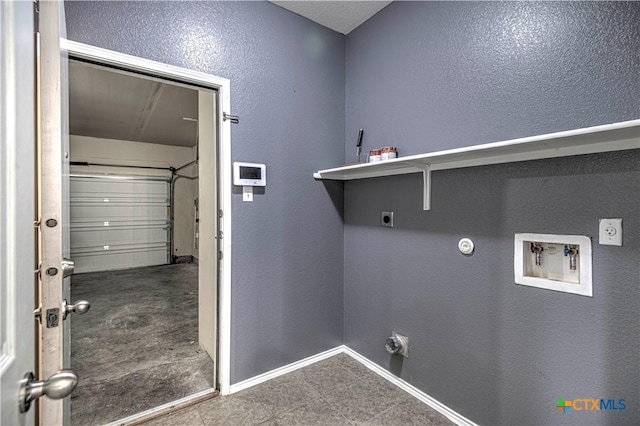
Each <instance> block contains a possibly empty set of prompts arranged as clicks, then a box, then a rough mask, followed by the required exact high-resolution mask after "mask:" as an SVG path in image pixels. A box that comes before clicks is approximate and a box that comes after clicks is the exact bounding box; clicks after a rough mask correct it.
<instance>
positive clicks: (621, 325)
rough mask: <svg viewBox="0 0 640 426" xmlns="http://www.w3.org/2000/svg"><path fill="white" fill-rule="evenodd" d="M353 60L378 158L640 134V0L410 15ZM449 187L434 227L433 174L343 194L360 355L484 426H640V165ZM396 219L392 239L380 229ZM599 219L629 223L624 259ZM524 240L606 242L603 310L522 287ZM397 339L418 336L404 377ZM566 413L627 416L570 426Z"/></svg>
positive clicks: (440, 179)
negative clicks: (638, 126)
mask: <svg viewBox="0 0 640 426" xmlns="http://www.w3.org/2000/svg"><path fill="white" fill-rule="evenodd" d="M346 46H347V53H346V55H347V56H346V72H347V77H346V104H347V107H346V108H347V121H346V127H345V132H346V135H349V134H351V133H353V132H355V131H357V129H358V128H361V127H363V128H364V129H365V132H366V133H365V134H366V135H367V138H366V142H365V146H366V144H369V145H368V146H366V148H365V149H370V148H371V147H376V146H382V145H395V146H397V147H398V150H399V153H400V155H410V154H418V153H421V152H429V151H435V150H440V149H447V148H455V147H461V146H467V145H475V144H479V143H486V142H492V141H498V140H505V139H510V138H515V137H523V136H531V135H536V134H543V133H549V132H553V131H559V130H568V129H572V128H580V127H587V126H591V125H597V124H604V123H610V122H617V121H624V120H630V119H636V118H640V90H638V89H639V88H640V77H639V74H638V69H639V68H638V67H639V65H640V59H639V54H638V52H639V51H640V4H638V3H601V2H590V3H537V2H519V3H508V2H507V3H494V2H467V3H460V2H394V3H392V4H391V5H390V6H388V7H387V8H385V9H384V10H382V11H381V12H380V13H379V14H378V15H376V16H374V18H373V19H371V20H370V21H368V22H366V23H365V24H364V25H363V26H362V27H360V28H358V29H357V30H355V31H354V32H353V33H351V34H349V35H348V36H347V40H346ZM381 82H386V85H385V83H381ZM381 85H382V86H383V89H384V90H381ZM351 151H352V147H351V144H350V143H349V140H348V139H346V143H345V154H346V155H349V154H350V153H351ZM432 178H433V182H432V205H433V206H432V210H431V211H429V212H424V211H422V209H421V202H422V195H421V191H422V179H421V176H420V175H417V174H416V175H406V176H396V177H390V178H377V179H368V180H362V181H352V182H348V183H346V185H345V344H346V345H347V346H349V347H351V348H353V349H354V350H356V351H358V352H359V353H361V354H363V355H364V356H366V357H367V358H369V359H371V360H373V361H374V362H377V363H378V364H379V365H382V366H385V367H386V368H388V369H390V370H391V371H392V372H394V373H396V374H398V375H399V376H400V377H402V378H403V379H405V380H407V381H409V382H410V383H412V384H414V385H415V386H417V387H418V388H420V389H422V390H423V391H425V392H426V393H427V394H429V395H431V396H433V397H435V398H436V399H438V400H439V401H441V402H443V403H444V404H446V405H448V406H450V407H451V408H453V409H454V410H456V411H458V412H459V413H461V414H462V415H464V416H466V417H468V418H470V419H471V420H473V421H475V422H478V423H480V424H585V423H598V424H603V423H625V422H626V423H633V422H634V421H635V419H637V418H638V416H640V411H639V407H638V402H637V401H639V400H640V393H639V392H640V391H639V390H638V387H637V383H639V382H640V368H639V367H638V365H637V357H638V351H637V348H638V347H639V346H640V337H639V336H638V333H637V329H638V327H639V326H640V313H639V312H638V309H637V306H639V305H640V292H639V291H638V288H637V283H638V279H639V278H640V264H639V262H638V259H639V258H640V240H639V238H640V235H639V229H640V223H639V221H640V219H639V218H640V205H639V204H638V194H639V193H640V155H639V153H638V152H637V151H623V152H618V153H609V154H598V155H588V156H579V157H573V158H564V159H554V160H543V161H532V162H524V163H513V164H507V165H499V166H487V167H476V168H469V169H460V170H448V171H439V172H434V173H433V175H432ZM383 210H384V211H394V212H395V216H394V222H395V227H394V228H392V229H389V228H381V227H380V225H379V220H380V212H381V211H383ZM601 217H623V219H624V232H625V234H624V246H623V247H608V246H599V245H598V244H597V231H598V219H599V218H601ZM516 232H540V233H562V234H577V235H588V236H591V237H592V240H593V268H594V297H593V298H587V297H583V296H576V295H569V294H563V293H557V292H552V291H547V290H541V289H534V288H529V287H523V286H518V285H516V284H515V283H514V277H513V237H514V233H516ZM462 237H470V238H471V239H472V240H474V242H475V243H476V252H475V254H474V255H473V256H471V257H465V256H463V255H462V254H460V252H459V251H458V249H457V242H458V240H459V239H460V238H462ZM394 330H395V331H398V332H401V333H403V334H407V335H408V336H409V338H410V346H411V347H410V357H409V358H408V359H406V360H404V361H402V362H401V360H399V359H393V358H391V357H390V356H389V355H388V354H387V352H386V351H385V349H384V339H385V338H386V337H387V336H388V335H389V334H390V333H391V331H394ZM588 395H592V396H588ZM559 396H563V397H564V398H566V399H572V398H605V399H608V398H616V399H620V398H626V401H627V408H626V409H625V410H624V411H601V412H581V413H578V412H573V413H568V414H567V415H563V414H562V413H560V412H558V411H557V410H556V409H555V408H554V405H555V402H556V401H557V399H558V397H559Z"/></svg>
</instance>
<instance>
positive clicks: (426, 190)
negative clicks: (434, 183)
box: [422, 165, 431, 211]
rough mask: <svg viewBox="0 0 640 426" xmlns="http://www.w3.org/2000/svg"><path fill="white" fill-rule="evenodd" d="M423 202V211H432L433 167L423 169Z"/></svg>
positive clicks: (427, 166)
mask: <svg viewBox="0 0 640 426" xmlns="http://www.w3.org/2000/svg"><path fill="white" fill-rule="evenodd" d="M422 202H423V206H422V208H423V210H425V211H427V210H431V166H429V165H426V166H424V168H423V169H422Z"/></svg>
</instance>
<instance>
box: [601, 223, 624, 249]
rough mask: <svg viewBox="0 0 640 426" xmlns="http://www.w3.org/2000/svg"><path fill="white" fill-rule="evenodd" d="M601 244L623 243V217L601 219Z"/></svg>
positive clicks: (615, 244) (619, 244) (618, 244)
mask: <svg viewBox="0 0 640 426" xmlns="http://www.w3.org/2000/svg"><path fill="white" fill-rule="evenodd" d="M599 234H600V238H599V239H598V240H599V243H600V245H604V246H621V245H622V219H620V218H615V219H600V232H599Z"/></svg>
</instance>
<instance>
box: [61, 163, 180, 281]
mask: <svg viewBox="0 0 640 426" xmlns="http://www.w3.org/2000/svg"><path fill="white" fill-rule="evenodd" d="M70 189H71V191H70V197H71V199H70V205H71V258H72V259H73V260H74V262H75V272H76V273H82V272H95V271H108V270H114V269H126V268H134V267H140V266H150V265H162V264H166V263H169V238H170V229H169V227H170V221H169V206H170V187H169V182H168V181H167V180H166V179H162V178H158V179H154V178H131V177H88V176H77V175H76V176H71V180H70Z"/></svg>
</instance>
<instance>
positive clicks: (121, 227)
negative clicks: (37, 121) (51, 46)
mask: <svg viewBox="0 0 640 426" xmlns="http://www.w3.org/2000/svg"><path fill="white" fill-rule="evenodd" d="M69 95H70V97H69V105H70V121H69V133H70V144H69V145H70V147H69V157H70V158H69V160H70V166H71V168H70V192H69V193H70V200H69V201H70V202H69V204H70V215H71V223H70V229H71V233H70V234H71V235H70V247H71V256H72V259H73V260H74V262H75V267H76V273H75V274H74V275H73V276H72V277H71V298H72V300H74V301H77V300H88V301H90V302H91V305H92V308H91V310H90V311H89V312H87V313H86V314H84V315H81V316H76V317H74V318H73V320H72V321H73V322H72V324H71V367H72V368H73V369H74V370H75V371H76V373H77V374H78V375H79V376H80V378H81V381H80V384H79V386H78V389H77V390H76V392H75V393H74V394H73V395H72V398H71V423H72V424H78V425H79V424H104V423H108V422H113V421H116V420H119V419H122V418H126V417H130V416H132V415H136V414H138V413H141V412H144V411H149V410H153V409H154V408H155V407H158V406H162V405H165V404H168V403H171V402H173V401H176V400H180V399H183V398H185V397H189V396H190V395H194V394H199V393H202V392H203V391H206V390H214V389H218V388H219V386H218V380H217V377H216V372H217V370H218V368H219V363H218V362H217V358H218V344H217V343H218V337H217V336H218V333H217V331H218V279H219V267H218V252H219V251H220V247H219V246H220V242H219V240H218V239H217V238H214V236H217V235H218V229H219V228H220V225H219V221H218V219H219V213H218V210H219V209H218V204H219V203H218V198H219V195H218V194H219V190H218V181H219V179H218V176H219V167H218V164H219V151H218V149H217V145H218V141H217V138H218V136H219V131H218V126H217V123H218V121H219V120H218V119H217V116H218V113H217V108H216V106H217V104H218V95H219V93H218V91H217V90H215V89H211V88H203V87H196V86H193V85H189V84H184V83H179V82H175V81H169V80H166V79H162V78H158V77H156V76H150V75H143V74H140V73H133V72H131V71H124V70H122V69H114V68H110V67H106V66H104V65H103V64H96V63H90V62H86V61H82V60H80V59H79V58H77V59H75V60H72V61H70V63H69ZM201 235H206V236H207V237H206V238H201V237H200V236H201Z"/></svg>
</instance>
